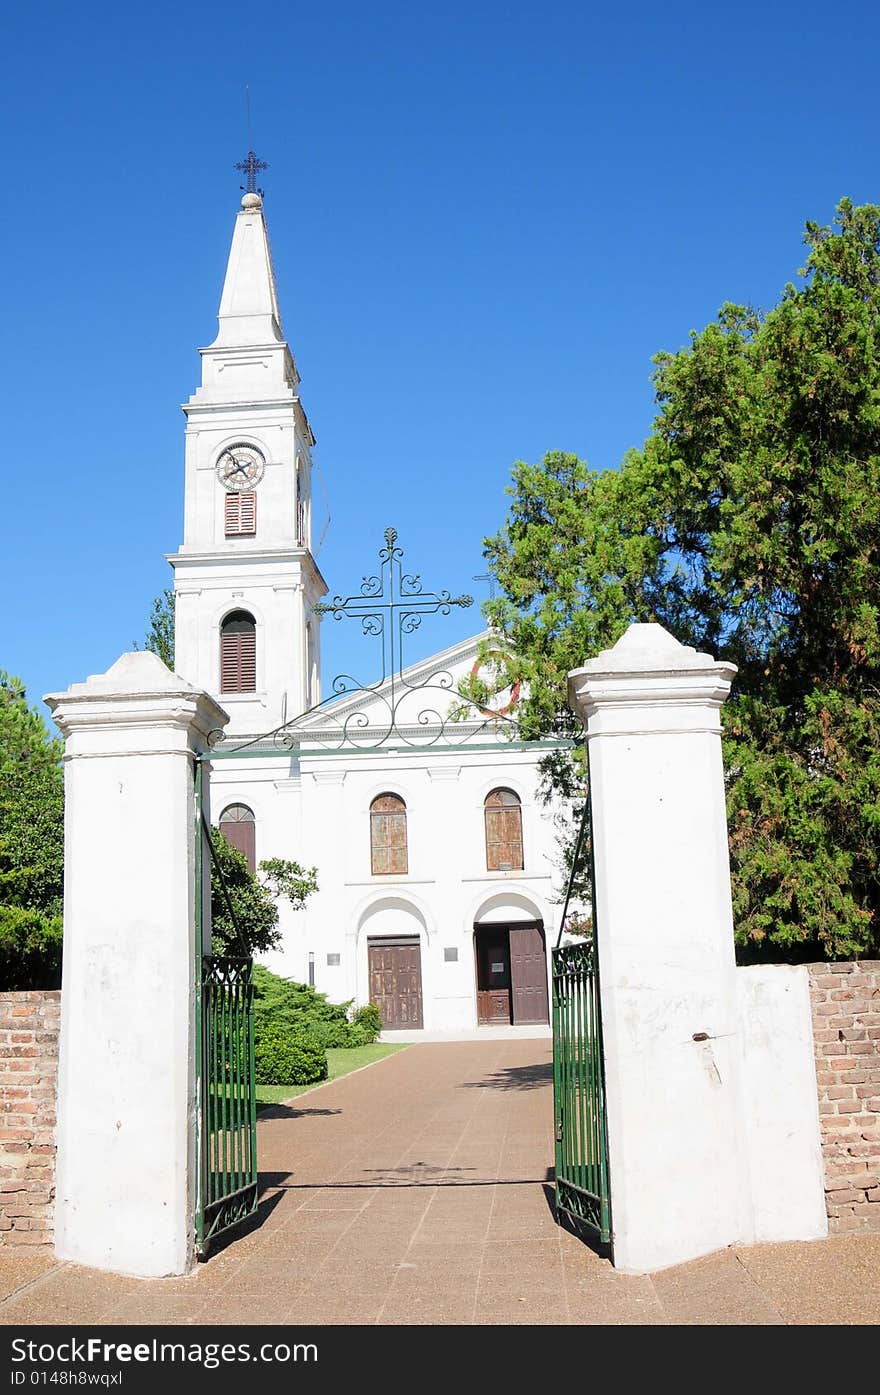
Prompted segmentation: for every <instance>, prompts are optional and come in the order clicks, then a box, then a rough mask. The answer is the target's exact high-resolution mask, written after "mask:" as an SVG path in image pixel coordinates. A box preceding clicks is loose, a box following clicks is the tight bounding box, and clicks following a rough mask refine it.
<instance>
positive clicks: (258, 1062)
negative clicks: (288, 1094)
mask: <svg viewBox="0 0 880 1395" xmlns="http://www.w3.org/2000/svg"><path fill="white" fill-rule="evenodd" d="M255 1037H256V1040H255V1043H254V1061H255V1078H256V1083H257V1084H258V1085H314V1084H315V1082H316V1081H318V1080H326V1079H327V1053H326V1051H325V1050H324V1048H323V1046H322V1045H321V1043H320V1042H318V1041H316V1040H315V1038H314V1037H313V1036H311V1035H310V1034H309V1033H308V1032H290V1031H288V1030H287V1029H286V1028H285V1027H284V1026H281V1025H278V1024H272V1023H264V1024H263V1026H262V1029H261V1030H260V1031H259V1032H257V1033H256V1034H255Z"/></svg>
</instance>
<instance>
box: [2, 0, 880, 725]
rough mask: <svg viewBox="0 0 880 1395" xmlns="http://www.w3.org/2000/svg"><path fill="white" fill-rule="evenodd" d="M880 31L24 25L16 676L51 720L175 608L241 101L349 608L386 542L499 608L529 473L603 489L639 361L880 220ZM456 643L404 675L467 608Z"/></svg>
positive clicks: (333, 583)
mask: <svg viewBox="0 0 880 1395" xmlns="http://www.w3.org/2000/svg"><path fill="white" fill-rule="evenodd" d="M878 38H880V10H878V7H877V6H876V4H874V3H868V2H867V0H852V3H850V4H848V5H846V6H838V7H836V8H833V9H832V8H829V7H828V6H827V4H822V5H820V4H818V3H816V0H806V2H805V3H797V4H795V3H793V2H792V0H780V3H777V4H775V5H773V6H768V5H766V4H764V3H761V4H757V3H741V0H738V3H737V4H736V5H732V4H731V5H727V6H715V7H712V6H706V5H705V4H704V3H696V2H695V0H683V3H678V4H675V3H673V4H672V5H667V6H662V7H661V6H658V5H656V4H651V5H649V4H645V3H642V0H633V3H630V4H629V5H628V6H608V5H601V6H599V5H595V4H590V3H580V4H569V3H554V0H546V2H545V3H543V4H540V5H538V4H532V3H528V4H525V3H513V4H503V3H500V2H498V0H488V3H462V2H461V0H447V3H444V4H443V5H439V4H438V5H434V4H429V5H418V6H414V5H412V4H402V3H383V0H376V3H375V4H373V5H372V6H365V5H363V4H352V3H349V0H337V3H335V4H334V5H333V6H328V5H314V4H309V5H305V4H301V3H297V2H296V0H294V3H289V4H285V5H281V4H274V5H265V6H243V5H240V4H236V5H232V4H227V3H225V0H216V2H215V3H212V4H210V5H209V4H203V3H186V0H182V3H178V4H175V5H170V4H167V3H164V0H159V2H158V3H152V4H150V5H147V6H138V7H133V6H124V5H119V4H113V5H109V4H103V3H98V4H89V3H84V4H83V5H81V6H78V7H70V6H68V5H60V4H57V3H53V2H52V0H50V2H49V3H48V4H44V5H42V6H40V7H37V8H33V7H31V8H30V9H26V8H25V7H24V6H17V7H16V8H15V10H13V11H10V12H9V13H8V14H7V16H6V17H5V20H4V47H5V52H6V64H5V70H4V82H3V87H2V91H0V110H2V116H3V126H4V131H5V137H6V138H5V141H4V147H5V161H4V165H5V184H6V198H5V204H6V214H5V217H4V218H3V220H2V224H0V240H2V264H3V267H4V269H5V273H6V274H5V276H4V278H3V279H4V292H3V298H4V307H3V308H4V315H3V330H4V332H3V334H2V337H0V357H2V364H0V367H2V383H3V396H4V399H5V404H6V425H7V436H8V441H7V447H6V452H7V494H6V503H7V529H6V535H5V539H4V560H5V566H4V578H5V583H6V594H7V604H6V605H5V607H4V612H3V613H4V621H3V624H2V627H0V634H2V645H0V667H4V668H7V669H9V670H11V671H13V672H16V673H18V674H20V676H21V677H22V678H23V679H24V680H25V683H26V684H27V687H28V691H29V694H30V696H31V698H32V699H33V700H36V699H38V698H39V697H40V695H41V694H42V693H44V692H48V691H54V690H58V689H61V688H64V687H66V686H67V685H68V684H69V683H71V682H75V681H79V680H81V679H83V678H84V677H86V675H87V674H89V673H95V672H101V671H102V670H104V669H106V668H107V667H108V666H109V664H111V663H112V662H113V661H114V660H115V659H116V658H117V657H118V656H119V654H120V653H122V652H123V651H125V650H126V649H128V648H130V647H131V642H132V640H134V639H138V640H142V638H143V634H144V629H145V625H146V622H147V617H148V613H149V610H150V604H151V601H152V598H153V597H154V596H155V595H156V594H157V593H158V592H159V591H160V590H161V589H162V588H163V587H164V586H165V585H168V584H170V576H171V574H170V569H169V568H168V567H167V564H166V563H165V562H164V560H163V559H164V554H166V553H168V552H172V551H174V550H175V549H176V547H177V546H178V544H179V541H180V535H181V527H182V491H183V425H184V422H183V416H182V413H181V412H180V410H179V404H180V403H181V402H183V401H184V400H185V399H186V398H187V397H188V396H189V394H190V393H191V392H192V390H193V389H194V387H195V386H196V385H197V382H198V373H199V360H198V355H197V353H196V349H197V347H198V346H199V345H204V344H206V343H209V342H210V341H211V340H212V339H213V337H214V334H215V326H216V311H217V305H218V302H219V296H220V289H221V285H222V278H223V272H224V268H225V261H226V255H227V251H228V246H229V239H230V237H231V233H232V224H233V219H234V214H235V211H236V208H237V206H238V200H239V197H240V193H239V188H238V185H239V176H238V175H237V174H236V173H235V171H234V170H233V168H232V166H233V164H234V162H235V161H236V160H238V159H240V158H241V157H242V156H243V155H244V154H245V153H246V150H247V147H248V133H247V125H246V117H245V101H244V87H245V84H246V83H248V84H249V85H250V90H251V106H252V121H253V136H254V144H255V146H256V148H257V151H258V153H259V154H260V155H261V156H262V157H263V158H264V159H266V160H268V161H269V163H270V166H271V167H270V169H269V170H268V171H267V173H266V174H265V176H264V178H263V183H264V186H265V189H266V195H267V197H266V213H267V219H268V223H269V229H270V234H271V238H272V247H273V254H274V259H275V266H276V273H277V278H278V285H279V295H280V300H281V307H282V315H283V319H284V327H285V331H286V334H287V337H288V339H289V341H290V343H291V346H292V348H293V351H294V354H295V356H296V359H297V363H298V366H299V369H300V372H301V374H302V379H303V381H302V389H301V390H302V396H303V401H304V404H305V406H306V409H307V411H308V413H309V417H310V419H311V422H312V425H313V428H314V430H315V434H316V436H317V438H318V447H317V451H316V459H317V461H318V462H319V465H320V470H321V475H322V478H323V482H324V488H325V489H326V493H327V497H328V499H329V505H330V513H331V521H330V526H329V529H328V531H327V535H326V539H325V541H324V544H323V546H322V548H321V552H320V556H319V564H320V566H321V568H322V571H323V572H324V575H325V577H326V578H327V580H328V583H329V585H330V587H331V590H332V591H337V590H341V591H346V592H347V591H349V590H352V589H354V588H355V586H356V585H357V582H358V580H359V578H360V576H361V575H362V574H363V573H364V572H365V571H366V570H368V569H370V568H371V567H372V564H373V561H374V559H375V555H376V552H377V550H378V548H379V546H380V545H381V534H382V530H383V529H384V528H385V526H386V525H387V524H389V523H391V524H394V526H395V527H396V528H397V530H398V532H399V534H400V539H401V542H402V543H403V545H404V547H405V548H406V554H407V560H408V561H409V562H410V563H411V564H412V565H413V566H414V567H415V568H416V569H418V570H420V571H421V573H422V575H423V578H424V581H425V584H426V586H429V587H431V588H434V587H435V586H440V585H446V586H449V587H450V588H451V589H452V590H453V591H455V592H458V591H463V590H470V591H473V592H474V593H475V594H476V595H477V596H478V598H480V599H482V598H483V597H485V594H486V588H485V585H482V584H481V583H478V582H474V581H473V580H472V577H473V576H474V574H475V573H480V572H483V571H484V570H485V564H484V560H483V558H482V552H481V544H482V539H483V537H484V536H485V535H486V534H487V533H491V532H494V531H495V530H496V529H497V528H498V526H499V525H500V524H501V523H502V521H503V519H504V515H505V510H506V498H505V494H504V489H505V485H506V484H507V483H508V480H509V473H510V468H511V465H512V464H513V462H514V461H515V460H517V459H525V460H537V459H539V458H540V456H541V455H542V454H543V453H544V452H545V451H547V450H551V449H566V450H572V451H576V452H577V453H578V454H580V455H582V456H584V457H585V458H586V459H588V460H589V462H590V464H591V465H593V466H594V467H597V468H613V467H615V466H617V465H618V464H619V463H620V460H621V458H622V456H623V454H624V452H625V451H626V449H627V448H628V447H630V446H632V445H638V444H640V443H641V441H642V440H643V439H644V437H645V435H646V434H647V432H648V431H649V429H650V425H651V420H652V417H653V412H654V408H653V399H652V390H651V384H650V371H651V362H650V360H651V356H652V354H654V353H656V352H657V351H658V350H660V349H676V348H678V347H680V346H681V345H683V344H684V343H686V342H687V338H688V333H689V331H690V330H691V329H699V328H702V327H703V325H705V324H706V323H707V322H708V321H709V320H710V319H712V318H713V316H714V315H715V313H716V311H717V309H718V307H719V305H720V304H721V303H722V302H723V301H724V300H738V301H744V302H749V303H751V304H754V305H758V306H765V307H767V306H769V305H771V304H773V303H774V302H775V300H776V299H777V297H778V294H779V291H780V290H781V288H782V286H783V285H784V283H785V282H786V280H789V279H791V278H792V277H793V276H794V273H795V271H796V269H797V268H798V266H800V265H801V264H802V261H803V248H802V243H801V234H802V227H803V223H804V221H805V220H806V219H807V218H814V219H816V220H818V221H820V222H829V221H830V220H831V219H832V217H833V213H834V206H835V204H836V203H837V202H838V200H839V199H840V198H841V197H842V196H843V195H849V196H850V197H851V198H853V199H854V200H855V201H856V202H857V203H863V202H868V201H872V202H873V201H880V167H878V160H877V151H878V149H880V108H878V103H877V100H876V55H877V51H878V46H877V41H878ZM9 486H11V488H10V487H9ZM10 587H11V593H12V595H11V604H10V600H9V590H10ZM440 624H441V626H442V628H435V629H432V630H430V631H428V632H427V633H425V635H424V636H422V637H421V645H420V647H419V648H418V649H416V648H414V649H413V651H412V657H417V656H418V655H419V654H420V653H421V652H426V651H425V646H426V645H427V646H428V647H429V649H430V648H441V647H443V646H445V645H446V644H447V643H452V642H454V641H455V640H456V639H459V638H461V637H463V636H464V635H466V634H468V633H472V632H473V631H474V630H476V629H478V628H480V625H481V621H480V618H479V615H478V614H477V613H476V611H475V610H471V611H469V612H462V613H454V614H453V616H452V617H450V619H449V620H447V621H444V622H440ZM324 630H325V632H328V631H329V633H328V634H327V641H328V642H327V644H326V646H325V669H324V671H325V682H327V681H328V680H329V678H331V677H332V675H333V673H335V672H336V671H337V670H338V669H339V668H341V667H344V666H345V665H346V663H347V662H349V657H348V656H349V653H350V652H351V651H350V650H348V649H347V645H346V642H345V634H344V632H343V627H342V626H339V625H333V626H331V625H330V624H329V622H328V623H326V624H325V626H324ZM350 639H351V641H354V636H353V635H352V636H350ZM359 667H361V665H359Z"/></svg>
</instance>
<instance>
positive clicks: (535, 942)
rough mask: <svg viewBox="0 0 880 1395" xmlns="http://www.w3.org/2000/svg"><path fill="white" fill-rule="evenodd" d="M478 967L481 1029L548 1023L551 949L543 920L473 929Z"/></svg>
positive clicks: (478, 1010) (488, 924)
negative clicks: (548, 963)
mask: <svg viewBox="0 0 880 1395" xmlns="http://www.w3.org/2000/svg"><path fill="white" fill-rule="evenodd" d="M474 965H475V972H476V980H477V1022H478V1025H479V1026H481V1027H490V1026H526V1025H534V1024H542V1025H543V1024H545V1023H547V1022H549V1020H550V1015H549V1001H548V993H547V950H546V946H545V943H544V926H543V923H542V922H541V921H540V920H529V921H525V920H517V921H513V922H506V923H501V922H495V921H490V922H488V923H482V922H478V923H477V924H475V925H474Z"/></svg>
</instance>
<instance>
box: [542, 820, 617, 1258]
mask: <svg viewBox="0 0 880 1395" xmlns="http://www.w3.org/2000/svg"><path fill="white" fill-rule="evenodd" d="M592 842H593V839H592V827H591V819H590V804H589V799H588V800H587V804H586V806H585V809H584V818H583V822H582V825H581V830H580V834H579V836H578V841H577V847H576V850H575V855H574V859H573V862H572V869H571V877H570V879H569V885H568V894H567V895H566V898H565V906H564V909H563V913H562V921H561V923H560V928H559V940H557V944H556V948H555V949H554V950H553V1107H554V1121H555V1137H556V1209H557V1214H558V1215H560V1216H562V1215H564V1216H566V1217H569V1218H571V1219H572V1220H573V1221H574V1222H575V1224H576V1226H578V1227H582V1228H584V1229H586V1230H587V1231H588V1232H590V1233H591V1234H592V1235H593V1236H594V1237H595V1238H596V1239H598V1240H600V1241H601V1242H603V1243H606V1244H607V1243H609V1242H610V1240H611V1192H610V1187H609V1176H608V1137H607V1128H606V1119H605V1069H604V1058H603V1051H602V1013H601V1007H600V1002H599V958H598V950H597V946H596V939H595V934H596V917H595V909H594V913H593V921H592V925H591V932H590V938H588V939H584V940H581V941H578V942H576V943H573V944H567V945H561V944H560V941H561V939H562V931H563V929H564V927H565V922H566V917H567V914H568V906H569V902H570V900H571V896H572V890H573V887H574V885H575V881H576V878H577V875H578V872H579V867H580V860H581V858H582V856H583V855H584V853H585V848H586V847H587V845H588V849H589V859H590V863H591V864H592ZM593 902H594V907H595V896H594V897H593Z"/></svg>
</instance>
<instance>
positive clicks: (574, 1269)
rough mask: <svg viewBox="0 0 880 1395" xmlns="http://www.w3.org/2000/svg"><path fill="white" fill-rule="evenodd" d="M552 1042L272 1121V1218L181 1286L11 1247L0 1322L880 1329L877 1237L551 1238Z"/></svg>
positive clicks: (554, 1231)
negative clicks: (648, 1271) (743, 1241)
mask: <svg viewBox="0 0 880 1395" xmlns="http://www.w3.org/2000/svg"><path fill="white" fill-rule="evenodd" d="M551 1088H552V1087H551V1074H550V1044H549V1042H547V1041H522V1040H518V1041H503V1042H502V1041H490V1042H479V1043H474V1042H462V1043H435V1044H425V1045H419V1046H413V1047H410V1048H408V1049H407V1050H406V1051H402V1052H399V1053H397V1054H396V1055H394V1056H392V1057H389V1058H388V1059H386V1060H384V1061H381V1062H379V1063H378V1064H377V1065H374V1066H371V1067H369V1068H368V1069H367V1070H365V1071H361V1072H359V1073H357V1074H355V1075H350V1076H346V1077H344V1078H343V1079H342V1080H339V1081H336V1082H334V1083H333V1084H331V1085H327V1086H324V1087H322V1088H321V1089H319V1090H317V1091H313V1092H311V1093H309V1094H307V1095H305V1096H302V1097H301V1098H300V1099H299V1100H297V1101H295V1102H294V1104H292V1105H291V1106H290V1107H279V1108H277V1109H275V1110H272V1111H271V1112H270V1114H269V1116H268V1117H266V1116H264V1118H263V1121H262V1122H261V1124H260V1166H261V1171H262V1172H263V1174H264V1177H263V1180H264V1184H265V1192H264V1199H263V1205H262V1206H261V1209H260V1215H259V1217H258V1218H257V1220H256V1222H255V1223H251V1224H250V1225H249V1227H248V1228H247V1229H246V1230H245V1232H244V1233H243V1234H240V1235H239V1236H238V1238H236V1239H235V1240H233V1241H231V1242H229V1243H227V1244H226V1245H225V1247H224V1248H222V1249H220V1250H219V1251H218V1253H216V1254H215V1255H214V1256H213V1257H212V1258H211V1259H210V1260H209V1261H208V1262H207V1263H206V1264H202V1265H200V1266H199V1267H198V1269H197V1270H196V1272H195V1273H194V1274H192V1275H190V1276H189V1277H187V1278H185V1279H159V1280H138V1279H129V1278H122V1277H116V1276H109V1275H104V1274H99V1273H96V1272H95V1271H92V1270H87V1269H81V1268H78V1267H77V1266H75V1265H69V1264H65V1265H60V1264H58V1263H57V1262H56V1261H55V1260H54V1259H53V1257H52V1256H51V1255H50V1254H48V1253H46V1252H45V1251H32V1252H30V1253H22V1251H21V1250H11V1249H10V1250H3V1249H0V1283H2V1288H0V1322H2V1323H3V1324H5V1325H13V1324H16V1325H17V1324H26V1323H82V1322H98V1323H187V1322H196V1323H206V1322H207V1323H259V1324H263V1323H285V1324H297V1323H305V1324H312V1323H381V1324H401V1323H410V1322H417V1323H426V1322H427V1323H466V1324H472V1323H481V1324H482V1323H520V1324H521V1323H526V1324H545V1323H578V1324H580V1323H593V1324H595V1323H602V1324H633V1323H652V1324H654V1323H698V1324H715V1323H722V1322H726V1323H743V1324H746V1323H747V1324H754V1323H777V1324H778V1323H847V1324H851V1323H877V1322H880V1234H875V1235H863V1236H853V1237H838V1238H836V1239H834V1240H829V1241H822V1242H818V1243H813V1244H804V1245H766V1246H760V1247H755V1248H751V1249H738V1250H726V1251H723V1252H722V1253H720V1254H717V1255H712V1256H710V1257H708V1258H707V1259H703V1260H699V1261H696V1262H695V1263H692V1264H687V1265H681V1266H679V1267H678V1268H676V1269H669V1270H665V1271H664V1272H663V1273H660V1274H655V1275H653V1276H647V1275H645V1276H633V1275H625V1274H619V1273H617V1272H616V1271H615V1270H614V1269H613V1268H612V1267H611V1265H610V1264H609V1263H608V1262H607V1261H606V1260H603V1259H600V1258H599V1257H598V1256H597V1255H595V1254H594V1253H593V1252H592V1251H591V1250H590V1249H588V1248H587V1247H586V1246H584V1245H583V1244H582V1243H581V1242H580V1241H579V1240H577V1239H576V1238H575V1237H574V1236H572V1235H570V1234H569V1233H568V1232H566V1231H564V1230H562V1229H561V1228H560V1227H558V1226H557V1225H556V1224H555V1222H554V1220H553V1217H552V1214H551V1210H550V1204H549V1196H550V1192H549V1188H548V1184H547V1178H548V1172H549V1168H550V1166H551V1163H552V1141H551V1107H550V1097H551Z"/></svg>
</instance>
